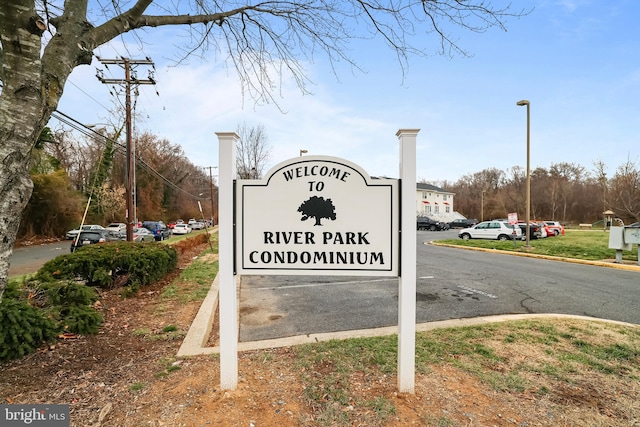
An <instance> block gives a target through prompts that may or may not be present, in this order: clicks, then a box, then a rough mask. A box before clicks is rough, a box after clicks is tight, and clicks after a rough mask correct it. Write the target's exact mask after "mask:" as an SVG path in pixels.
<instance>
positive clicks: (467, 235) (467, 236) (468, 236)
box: [460, 233, 471, 240]
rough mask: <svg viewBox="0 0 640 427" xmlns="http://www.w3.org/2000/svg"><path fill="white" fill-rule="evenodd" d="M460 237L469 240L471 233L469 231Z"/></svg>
mask: <svg viewBox="0 0 640 427" xmlns="http://www.w3.org/2000/svg"><path fill="white" fill-rule="evenodd" d="M460 238H461V239H462V240H469V239H470V238H471V235H470V234H468V233H464V234H463V235H462V236H460Z"/></svg>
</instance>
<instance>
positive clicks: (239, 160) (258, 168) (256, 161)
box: [236, 123, 271, 179]
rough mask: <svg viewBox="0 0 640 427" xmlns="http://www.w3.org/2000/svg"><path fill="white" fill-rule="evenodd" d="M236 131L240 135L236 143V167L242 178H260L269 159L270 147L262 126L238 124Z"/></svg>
mask: <svg viewBox="0 0 640 427" xmlns="http://www.w3.org/2000/svg"><path fill="white" fill-rule="evenodd" d="M236 133H237V134H238V136H239V137H240V138H239V139H238V143H237V144H236V150H237V151H236V169H237V172H238V177H239V178H242V179H258V178H262V173H263V171H264V168H265V166H266V164H267V162H268V161H269V154H270V151H271V149H270V147H269V143H268V138H267V134H266V132H265V130H264V126H262V125H258V126H254V127H249V126H247V124H246V123H242V124H241V125H238V127H237V129H236Z"/></svg>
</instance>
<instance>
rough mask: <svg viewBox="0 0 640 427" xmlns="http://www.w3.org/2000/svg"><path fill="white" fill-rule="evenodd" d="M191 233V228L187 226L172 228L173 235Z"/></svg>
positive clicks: (181, 225) (178, 225)
mask: <svg viewBox="0 0 640 427" xmlns="http://www.w3.org/2000/svg"><path fill="white" fill-rule="evenodd" d="M189 233H191V227H189V226H188V225H187V224H176V225H175V226H174V227H173V234H189Z"/></svg>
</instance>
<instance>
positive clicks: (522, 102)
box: [516, 99, 529, 107]
mask: <svg viewBox="0 0 640 427" xmlns="http://www.w3.org/2000/svg"><path fill="white" fill-rule="evenodd" d="M516 105H518V106H520V107H522V106H523V105H529V101H527V100H526V99H523V100H522V101H518V102H516Z"/></svg>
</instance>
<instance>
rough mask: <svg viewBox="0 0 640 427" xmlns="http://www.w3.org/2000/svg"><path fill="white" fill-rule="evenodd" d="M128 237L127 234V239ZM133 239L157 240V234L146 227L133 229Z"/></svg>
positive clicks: (136, 240)
mask: <svg viewBox="0 0 640 427" xmlns="http://www.w3.org/2000/svg"><path fill="white" fill-rule="evenodd" d="M126 238H127V236H126V234H125V239H126ZM132 238H133V241H134V242H155V240H156V236H154V235H153V233H152V232H151V231H149V230H147V229H146V228H144V227H140V228H134V229H133V236H132Z"/></svg>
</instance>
